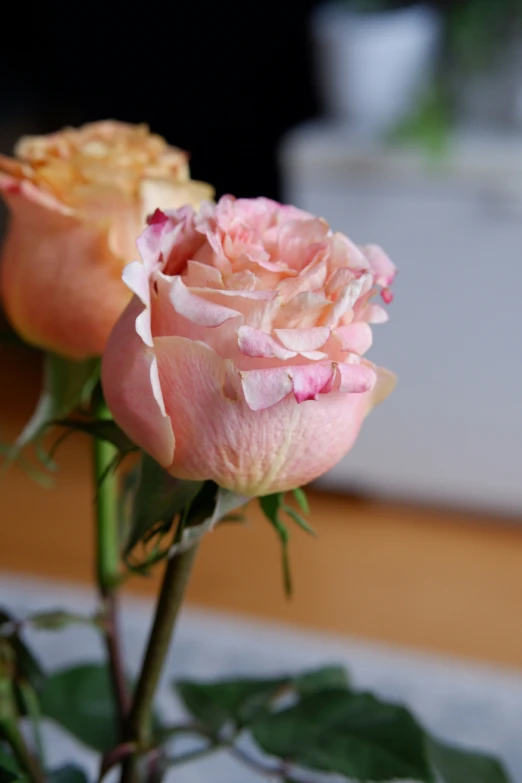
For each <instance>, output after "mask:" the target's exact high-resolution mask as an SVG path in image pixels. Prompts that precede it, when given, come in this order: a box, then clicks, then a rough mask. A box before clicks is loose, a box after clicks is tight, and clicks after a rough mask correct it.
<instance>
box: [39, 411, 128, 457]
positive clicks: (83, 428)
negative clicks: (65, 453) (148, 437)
mask: <svg viewBox="0 0 522 783" xmlns="http://www.w3.org/2000/svg"><path fill="white" fill-rule="evenodd" d="M53 424H55V425H56V426H57V427H65V428H66V429H69V430H73V431H75V432H84V433H85V434H86V435H90V436H91V437H92V438H96V439H97V440H104V441H106V442H107V443H112V445H113V446H116V448H117V449H118V450H119V451H121V453H122V454H130V453H131V452H132V451H137V450H138V447H137V446H136V444H135V443H133V441H132V440H131V439H130V438H128V437H127V435H125V433H124V432H123V430H122V429H120V427H118V425H117V424H116V422H115V421H113V420H112V419H91V420H89V419H86V420H85V421H84V420H82V419H57V420H56V421H54V422H53Z"/></svg>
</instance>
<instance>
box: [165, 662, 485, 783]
mask: <svg viewBox="0 0 522 783" xmlns="http://www.w3.org/2000/svg"><path fill="white" fill-rule="evenodd" d="M176 687H177V690H178V693H179V695H180V696H181V698H182V699H183V701H184V703H185V706H186V707H187V709H188V710H189V711H190V712H191V714H192V715H193V716H194V717H195V718H196V720H197V721H198V722H199V723H201V724H202V725H203V727H204V728H205V729H206V730H209V731H210V732H211V733H212V734H213V736H214V737H216V738H219V735H220V733H221V732H222V731H223V729H225V727H227V728H229V732H228V739H227V738H226V737H225V740H224V741H225V742H227V741H230V736H232V737H234V736H236V735H237V734H238V733H239V732H240V731H242V730H243V729H247V730H248V731H249V732H250V733H251V735H252V737H253V739H254V740H255V741H256V743H257V744H258V745H259V746H260V748H261V749H262V750H263V751H264V752H265V753H267V754H268V755H270V756H276V757H277V758H279V759H282V760H284V762H285V763H287V764H292V765H296V766H298V767H301V768H308V769H311V770H316V771H320V772H331V773H336V774H340V775H344V776H346V777H347V778H350V779H352V780H357V781H375V782H377V781H392V780H406V779H409V780H417V781H423V783H434V781H435V775H434V772H433V768H432V766H431V763H430V760H429V758H428V754H427V750H426V738H425V734H424V732H423V730H422V729H421V727H420V726H419V725H418V723H417V722H416V720H415V718H414V717H413V716H412V715H411V714H410V713H409V712H408V710H406V709H405V708H404V707H399V706H396V705H394V704H388V703H386V702H383V701H380V700H378V699H376V698H375V697H374V696H372V695H370V694H366V693H355V692H354V691H352V690H350V689H349V683H348V679H347V676H346V672H345V670H344V669H343V668H342V667H340V666H325V667H322V668H320V669H316V670H313V671H309V672H305V673H303V674H300V675H298V676H297V677H296V676H288V677H279V678H271V679H257V680H256V679H241V680H226V681H221V682H215V683H195V682H187V681H185V682H180V683H178V684H177V685H176ZM285 704H286V705H288V704H289V705H290V706H285ZM221 740H222V741H223V737H221ZM218 742H219V739H218ZM288 775H289V776H290V777H288V780H291V779H292V772H291V770H290V769H289V771H288ZM449 783H454V782H453V781H449ZM455 783H457V781H455ZM491 783H497V781H494V782H493V781H492V782H491Z"/></svg>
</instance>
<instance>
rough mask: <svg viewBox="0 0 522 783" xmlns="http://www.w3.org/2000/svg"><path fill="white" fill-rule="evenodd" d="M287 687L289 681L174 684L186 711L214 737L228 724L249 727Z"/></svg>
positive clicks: (244, 680)
mask: <svg viewBox="0 0 522 783" xmlns="http://www.w3.org/2000/svg"><path fill="white" fill-rule="evenodd" d="M288 683H289V679H288V678H277V679H264V680H258V679H256V680H254V679H242V680H223V681H222V682H216V683H198V682H189V681H187V680H185V681H182V682H178V683H176V684H175V687H176V690H177V691H178V693H179V695H180V696H181V698H182V700H183V702H184V704H185V707H186V708H187V710H188V711H189V712H190V713H191V714H192V715H193V716H194V717H195V718H196V719H197V720H198V721H199V722H200V723H202V724H203V725H204V726H206V727H207V728H209V729H210V730H211V731H212V732H214V733H216V734H217V733H218V732H219V731H220V730H221V729H222V728H223V726H225V724H227V723H229V722H232V723H233V724H234V726H235V727H236V728H238V729H239V728H242V727H243V726H247V725H249V724H250V723H251V722H252V721H253V720H255V718H256V717H258V716H259V715H260V714H261V713H263V712H264V711H265V710H266V708H267V706H268V704H269V703H270V701H271V700H272V699H273V698H274V697H275V696H276V695H277V694H278V692H279V691H280V690H281V688H283V687H285V686H286V685H288Z"/></svg>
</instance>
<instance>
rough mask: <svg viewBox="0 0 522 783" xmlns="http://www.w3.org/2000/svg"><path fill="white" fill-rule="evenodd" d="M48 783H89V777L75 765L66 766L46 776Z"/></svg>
mask: <svg viewBox="0 0 522 783" xmlns="http://www.w3.org/2000/svg"><path fill="white" fill-rule="evenodd" d="M46 779H47V783H87V775H86V774H85V772H83V770H81V769H80V767H77V766H76V765H75V764H65V766H63V767H59V768H58V769H54V770H52V771H50V772H47V774H46Z"/></svg>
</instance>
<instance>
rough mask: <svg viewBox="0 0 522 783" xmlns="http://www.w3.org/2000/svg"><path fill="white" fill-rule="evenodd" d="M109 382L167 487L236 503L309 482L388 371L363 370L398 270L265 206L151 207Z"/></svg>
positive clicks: (388, 380)
mask: <svg viewBox="0 0 522 783" xmlns="http://www.w3.org/2000/svg"><path fill="white" fill-rule="evenodd" d="M138 246H139V250H140V253H141V257H142V262H141V263H140V262H138V261H135V262H133V263H132V264H130V265H129V266H128V267H126V269H125V272H124V280H125V281H126V283H127V285H128V286H129V288H130V289H131V290H132V291H134V293H135V294H136V296H135V297H134V299H133V300H132V302H131V303H130V304H129V306H128V307H127V309H126V310H125V312H124V313H123V315H122V316H121V318H120V319H119V321H118V323H117V324H116V326H115V328H114V330H113V332H112V334H111V336H110V338H109V341H108V344H107V349H106V351H105V354H104V357H103V362H102V383H103V387H104V392H105V395H106V400H107V403H108V405H109V407H110V409H111V411H112V413H113V415H114V418H115V420H116V422H117V423H118V424H119V425H120V426H121V427H122V428H123V430H125V431H126V433H127V434H128V435H129V436H130V437H131V438H132V439H133V440H134V441H135V442H136V443H137V444H138V445H139V446H141V447H142V448H143V449H145V451H148V452H149V454H151V455H152V456H153V457H154V458H155V459H156V460H157V461H158V462H159V463H160V464H161V465H163V466H164V467H165V468H167V469H168V470H169V472H170V473H172V474H173V475H174V476H177V477H178V478H184V479H199V480H201V479H213V480H214V481H215V482H217V483H218V484H219V485H220V486H222V487H224V488H226V489H230V490H234V491H237V492H240V493H242V494H245V495H250V496H254V495H264V494H268V493H271V492H277V491H284V490H288V489H292V488H295V487H297V486H299V485H301V484H305V483H307V482H309V481H311V480H312V479H314V478H316V477H317V476H319V475H320V474H322V473H323V472H325V471H326V470H328V469H329V468H331V467H332V466H333V465H334V464H335V463H336V462H338V460H339V459H341V457H343V456H344V455H345V454H346V453H347V452H348V450H349V449H350V448H351V447H352V445H353V443H354V441H355V439H356V437H357V434H358V432H359V429H360V427H361V424H362V421H363V419H364V417H365V416H366V414H367V413H368V412H369V411H370V409H371V408H372V407H373V406H374V405H375V404H376V403H377V402H378V401H380V400H381V399H383V398H384V397H385V396H386V395H387V394H388V393H389V392H390V391H391V389H392V388H393V385H394V377H393V376H392V375H391V373H388V372H387V371H385V370H382V369H379V368H377V367H375V366H374V365H373V364H371V363H370V362H368V361H367V360H366V359H364V358H362V357H363V355H364V353H365V352H366V351H367V350H368V348H369V347H370V345H371V342H372V330H371V327H370V324H371V323H379V322H382V321H385V320H386V313H385V311H384V310H383V309H382V307H381V306H380V305H379V304H377V303H375V302H373V301H372V298H373V296H374V295H375V293H376V292H377V290H378V289H379V288H380V287H382V295H383V298H384V300H385V301H390V299H391V294H390V292H389V289H388V286H389V284H390V283H391V281H392V279H393V277H394V273H395V268H394V266H393V264H392V263H391V261H390V260H389V259H388V257H387V256H386V255H385V253H384V252H383V251H382V250H380V249H379V248H378V247H376V246H370V247H366V248H359V247H357V246H356V245H354V244H352V242H350V240H349V239H347V237H345V236H343V235H342V234H338V233H333V232H332V231H331V230H330V228H329V227H328V224H327V223H326V222H325V221H324V220H321V219H318V218H315V217H313V216H312V215H309V214H307V213H306V212H302V211H300V210H298V209H296V208H294V207H290V206H281V205H280V204H277V203H275V202H273V201H269V200H268V199H264V198H258V199H239V200H235V199H234V198H232V197H231V196H225V197H224V198H222V199H221V200H220V201H219V203H218V204H217V206H214V205H211V204H205V205H203V206H202V208H201V211H200V213H199V214H196V213H195V212H194V210H193V209H191V208H190V207H184V208H182V209H179V210H177V211H173V212H169V213H168V214H164V213H162V212H160V211H157V212H156V213H155V214H154V215H153V216H152V218H151V219H150V220H149V227H148V228H147V229H146V230H145V232H144V233H143V234H142V236H141V237H140V239H139V241H138Z"/></svg>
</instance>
